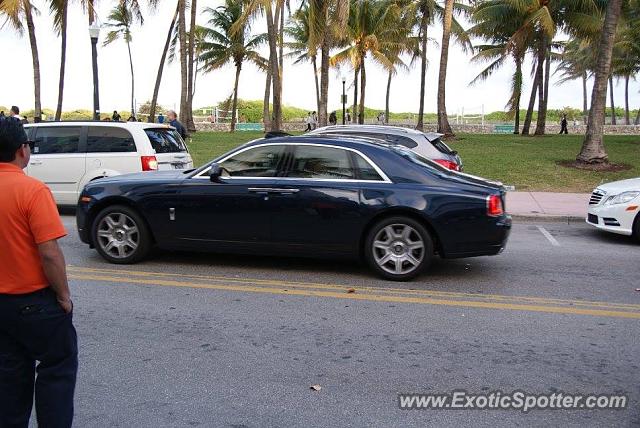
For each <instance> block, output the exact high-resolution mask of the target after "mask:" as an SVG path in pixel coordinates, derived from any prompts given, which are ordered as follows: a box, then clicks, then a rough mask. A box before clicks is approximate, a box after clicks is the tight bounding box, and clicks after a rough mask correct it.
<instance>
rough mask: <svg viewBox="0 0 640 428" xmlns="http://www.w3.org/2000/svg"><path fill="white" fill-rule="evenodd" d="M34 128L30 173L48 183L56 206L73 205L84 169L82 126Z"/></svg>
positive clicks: (76, 198)
mask: <svg viewBox="0 0 640 428" xmlns="http://www.w3.org/2000/svg"><path fill="white" fill-rule="evenodd" d="M34 131H35V135H34V136H33V140H34V142H35V145H34V148H33V152H32V154H31V160H30V161H29V169H28V172H29V175H30V176H32V177H35V178H37V179H38V180H40V181H42V182H43V183H45V184H46V185H47V186H49V188H50V189H51V192H52V193H53V197H54V198H55V200H56V203H58V204H59V205H75V204H76V203H77V202H78V186H79V183H80V181H81V180H82V178H83V177H84V174H85V168H86V167H85V157H86V154H85V150H84V138H83V135H84V133H85V130H84V128H83V127H81V126H77V127H76V126H56V127H48V126H41V127H36V128H35V129H34Z"/></svg>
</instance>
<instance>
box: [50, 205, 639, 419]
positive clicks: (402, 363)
mask: <svg viewBox="0 0 640 428" xmlns="http://www.w3.org/2000/svg"><path fill="white" fill-rule="evenodd" d="M64 221H65V224H66V225H67V227H68V229H69V232H70V235H69V236H68V237H67V238H65V239H64V240H63V241H62V246H63V249H64V252H65V254H66V257H67V263H68V264H69V265H70V267H69V275H70V278H71V286H72V293H73V294H74V300H75V308H76V309H75V315H74V320H75V323H76V327H77V329H78V335H79V341H80V371H79V381H78V388H77V395H76V420H75V421H76V426H78V427H105V426H120V427H183V426H184V427H189V426H207V427H209V426H211V427H214V426H215V427H219V426H220V427H225V426H226V427H244V426H247V427H259V426H277V427H292V426H332V427H342V426H354V427H362V426H368V427H378V426H380V427H387V426H403V427H404V426H456V427H459V426H543V425H544V426H566V427H569V426H640V406H639V403H640V389H639V385H640V369H639V365H640V358H639V355H640V340H638V339H639V333H640V292H638V291H636V288H640V245H637V244H636V243H634V242H633V241H632V240H631V239H630V238H626V237H620V236H615V235H608V234H603V233H600V232H598V231H595V230H592V229H591V228H590V227H588V226H586V225H584V224H569V225H567V224H557V223H516V224H515V226H514V230H513V232H512V236H511V238H510V241H509V245H508V248H507V249H506V251H505V252H504V253H503V254H501V255H499V256H496V257H482V258H474V259H462V260H439V261H437V262H436V263H435V265H434V266H432V269H431V270H430V271H429V272H428V273H426V274H424V275H423V276H422V277H420V278H419V279H418V280H416V281H413V282H410V283H393V282H387V281H382V280H379V279H377V278H375V277H373V276H372V275H371V274H370V273H369V272H368V271H367V270H366V269H365V268H363V267H361V266H358V265H354V264H353V263H350V262H340V261H312V260H300V259H281V258H269V257H254V256H251V257H247V256H224V255H213V254H208V255H206V254H205V255H203V254H193V253H171V254H157V255H156V256H155V257H154V258H153V259H151V260H149V261H147V262H145V263H141V264H138V265H134V266H115V265H109V264H107V263H106V262H104V261H103V260H102V259H101V258H100V257H99V256H98V254H97V253H96V252H95V251H94V250H90V249H89V248H88V247H87V246H85V245H84V244H82V243H80V242H79V240H78V238H77V237H76V234H75V228H74V223H73V222H74V219H73V217H70V216H65V217H64ZM545 232H546V233H545ZM311 385H320V386H321V388H322V389H321V390H320V391H313V390H311V389H310V386H311ZM453 390H467V391H469V392H470V393H476V394H477V393H482V392H489V391H494V390H501V391H503V392H510V391H513V390H523V391H526V392H529V393H535V394H540V393H551V392H557V391H564V392H566V393H579V394H582V395H586V394H588V393H602V394H614V393H616V394H617V393H622V394H628V395H629V399H630V402H629V406H628V408H627V409H625V410H546V411H543V410H534V411H530V412H528V413H526V414H524V413H522V412H520V411H516V410H485V411H480V410H400V409H399V406H398V394H399V393H448V392H451V391H453Z"/></svg>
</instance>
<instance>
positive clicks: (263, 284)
mask: <svg viewBox="0 0 640 428" xmlns="http://www.w3.org/2000/svg"><path fill="white" fill-rule="evenodd" d="M68 273H69V278H70V279H73V280H77V281H93V282H110V283H121V284H139V285H152V286H164V287H188V288H203V289H211V290H224V291H240V292H250V293H266V294H278V295H291V296H312V297H325V298H336V299H350V300H364V301H372V302H392V303H413V304H424V305H443V306H457V307H463V308H481V309H498V310H514V311H528V312H543V313H556V314H567V315H590V316H598V317H615V318H632V319H640V305H636V304H626V303H611V302H592V301H583V300H567V299H553V298H544V297H528V296H506V295H496V294H490V295H487V294H474V293H459V292H446V291H438V290H416V289H411V288H387V287H355V286H354V287H349V286H345V285H341V284H324V283H314V282H300V281H281V280H271V279H257V278H234V277H226V276H206V275H188V274H187V275H185V274H177V273H160V272H145V271H137V270H129V269H98V268H88V267H79V266H69V267H68Z"/></svg>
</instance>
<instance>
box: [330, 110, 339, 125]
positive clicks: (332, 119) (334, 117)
mask: <svg viewBox="0 0 640 428" xmlns="http://www.w3.org/2000/svg"><path fill="white" fill-rule="evenodd" d="M329 123H330V124H331V125H335V124H336V123H338V115H337V114H336V112H335V111H332V112H331V114H330V115H329Z"/></svg>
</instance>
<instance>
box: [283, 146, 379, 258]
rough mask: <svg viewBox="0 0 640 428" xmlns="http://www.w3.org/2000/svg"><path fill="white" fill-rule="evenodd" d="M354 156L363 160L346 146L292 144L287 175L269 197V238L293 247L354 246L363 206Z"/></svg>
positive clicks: (341, 249) (344, 249)
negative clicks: (270, 219) (291, 155)
mask: <svg viewBox="0 0 640 428" xmlns="http://www.w3.org/2000/svg"><path fill="white" fill-rule="evenodd" d="M356 156H357V157H356ZM358 157H360V159H361V160H362V161H363V162H366V160H365V159H363V158H362V157H361V156H360V154H358V153H356V152H353V151H351V150H348V149H345V148H340V147H333V146H326V145H313V144H300V145H296V146H295V149H294V152H293V160H292V162H290V164H289V168H288V169H287V172H286V177H285V178H282V179H277V180H276V181H277V185H276V186H275V187H276V190H278V192H277V193H275V194H273V196H272V198H271V202H272V203H273V206H274V214H273V223H272V224H273V225H272V240H273V241H274V242H275V243H278V244H279V246H280V247H281V248H289V249H290V250H292V251H307V252H314V253H315V252H321V253H329V254H338V253H352V252H354V251H357V247H358V240H359V237H360V234H361V230H362V226H363V224H362V223H363V220H362V218H363V215H365V210H366V207H362V206H361V203H360V191H361V186H362V184H363V183H366V181H367V177H363V176H360V175H359V172H358V165H357V163H358V162H360V160H359V159H358ZM374 174H375V175H376V177H377V178H375V179H379V180H382V178H381V177H380V176H379V175H378V174H377V173H375V171H374Z"/></svg>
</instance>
